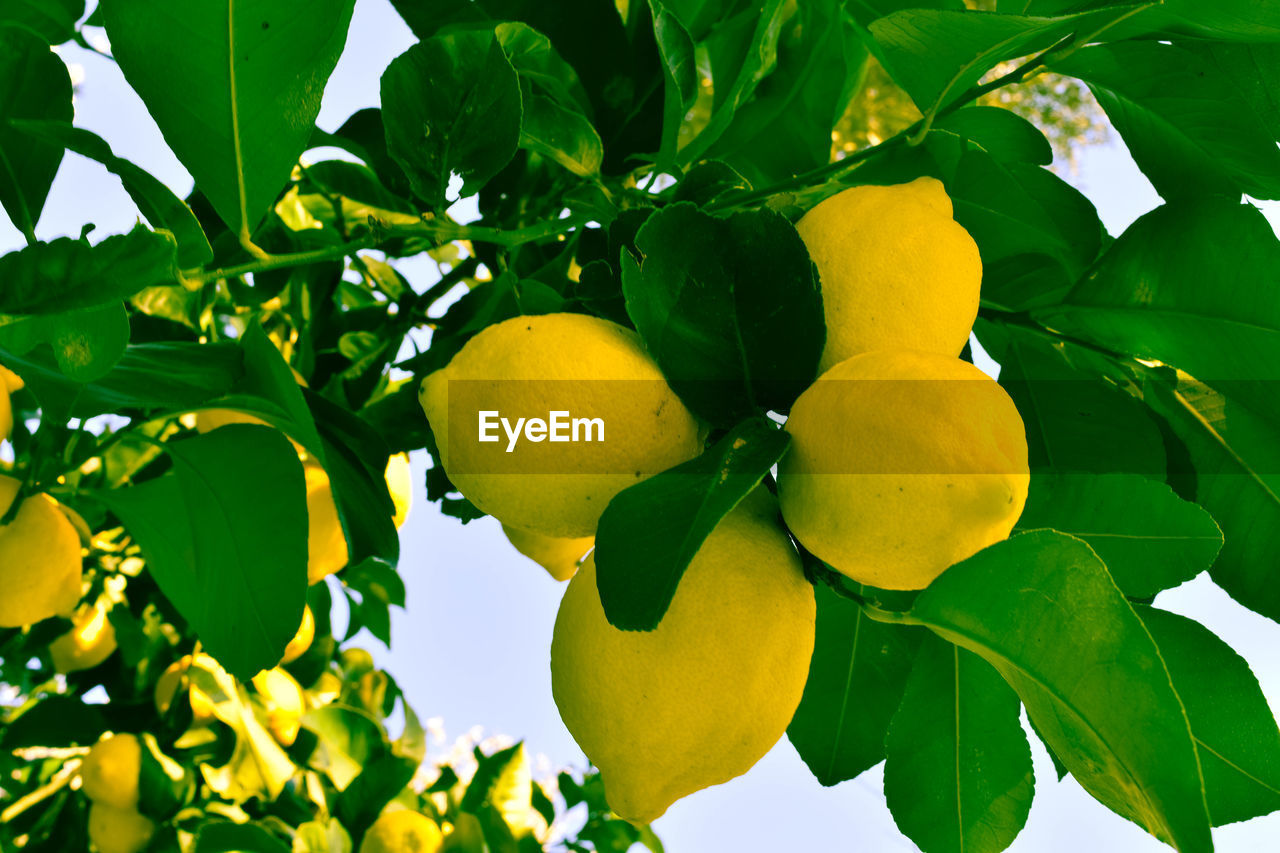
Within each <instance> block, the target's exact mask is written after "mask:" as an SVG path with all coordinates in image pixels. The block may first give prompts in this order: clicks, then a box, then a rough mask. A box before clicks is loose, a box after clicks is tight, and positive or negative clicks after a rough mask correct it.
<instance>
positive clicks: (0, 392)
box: [0, 364, 23, 441]
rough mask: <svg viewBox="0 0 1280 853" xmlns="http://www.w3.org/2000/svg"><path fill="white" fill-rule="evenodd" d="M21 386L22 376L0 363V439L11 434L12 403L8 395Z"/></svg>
mask: <svg viewBox="0 0 1280 853" xmlns="http://www.w3.org/2000/svg"><path fill="white" fill-rule="evenodd" d="M22 388H23V381H22V377H21V376H19V375H18V374H16V373H14V372H13V371H12V370H10V369H9V368H7V367H5V366H4V365H2V364H0V441H4V440H6V439H7V438H8V437H9V436H10V435H12V434H13V403H12V401H10V399H9V395H10V394H12V393H13V392H15V391H21V390H22Z"/></svg>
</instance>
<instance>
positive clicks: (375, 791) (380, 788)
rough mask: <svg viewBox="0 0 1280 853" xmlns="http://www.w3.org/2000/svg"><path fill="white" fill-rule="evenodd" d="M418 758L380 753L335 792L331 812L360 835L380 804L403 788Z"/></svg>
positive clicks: (376, 817) (375, 816) (349, 828)
mask: <svg viewBox="0 0 1280 853" xmlns="http://www.w3.org/2000/svg"><path fill="white" fill-rule="evenodd" d="M417 769H418V762H416V761H413V760H410V759H407V758H401V757H399V756H395V755H390V754H387V755H381V756H379V757H378V758H376V759H374V760H373V761H371V762H370V763H369V764H367V765H365V767H364V769H363V770H361V771H360V775H359V776H356V777H355V779H353V780H351V784H349V785H347V787H346V788H345V789H343V791H342V793H340V794H338V797H337V800H336V801H335V802H334V805H333V813H334V816H335V817H337V818H338V820H340V821H342V824H343V826H345V827H346V828H347V830H348V831H351V832H354V833H355V837H356V838H357V839H358V838H360V837H361V836H362V835H363V834H364V832H365V830H367V829H368V828H369V826H370V825H371V824H372V823H373V822H374V821H375V820H377V819H378V815H379V813H381V811H382V809H383V807H385V806H386V805H387V803H389V802H391V801H392V800H393V799H395V797H396V796H397V795H398V794H399V793H400V792H401V791H403V790H404V787H405V786H406V785H408V784H409V781H410V780H411V779H412V778H413V774H414V773H415V772H417Z"/></svg>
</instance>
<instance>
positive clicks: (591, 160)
mask: <svg viewBox="0 0 1280 853" xmlns="http://www.w3.org/2000/svg"><path fill="white" fill-rule="evenodd" d="M520 147H521V148H527V149H529V150H530V151H536V152H538V153H539V154H542V155H544V156H547V157H550V158H551V159H552V160H555V161H556V162H557V163H559V164H560V165H561V166H564V167H565V168H566V169H568V170H569V171H570V172H573V173H574V174H575V175H578V176H580V177H590V176H592V175H598V174H600V165H601V164H602V163H603V162H604V145H603V144H602V143H601V142H600V135H599V134H597V133H596V130H595V128H594V127H592V126H591V122H590V120H588V119H587V117H586V116H584V115H583V114H582V113H581V112H579V111H577V110H573V109H569V108H566V107H563V106H561V105H560V104H558V103H556V102H555V101H553V100H551V99H550V98H547V97H544V96H542V95H530V96H529V97H528V98H526V99H525V101H524V120H523V121H522V123H521V125H520Z"/></svg>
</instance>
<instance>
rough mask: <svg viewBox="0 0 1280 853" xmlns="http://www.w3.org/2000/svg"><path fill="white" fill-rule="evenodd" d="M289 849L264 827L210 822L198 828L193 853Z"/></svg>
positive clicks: (255, 852) (257, 852)
mask: <svg viewBox="0 0 1280 853" xmlns="http://www.w3.org/2000/svg"><path fill="white" fill-rule="evenodd" d="M290 849H291V847H290V845H288V844H286V843H285V842H284V841H282V840H280V839H279V838H278V837H276V836H275V835H273V834H272V833H271V832H270V831H269V830H268V829H267V828H266V827H265V826H261V825H259V824H256V823H232V822H231V821H211V822H209V823H206V824H204V825H203V826H201V827H200V832H199V833H198V834H197V835H196V846H195V853H289V850H290Z"/></svg>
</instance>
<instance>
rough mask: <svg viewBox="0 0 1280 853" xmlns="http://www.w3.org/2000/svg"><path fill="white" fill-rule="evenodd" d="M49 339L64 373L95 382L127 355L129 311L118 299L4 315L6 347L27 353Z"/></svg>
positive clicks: (0, 330) (1, 333) (0, 336)
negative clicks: (58, 311)
mask: <svg viewBox="0 0 1280 853" xmlns="http://www.w3.org/2000/svg"><path fill="white" fill-rule="evenodd" d="M5 320H10V321H11V322H4V321H5ZM45 343H47V344H49V346H51V347H52V348H53V357H54V360H55V361H57V363H58V368H59V369H60V370H61V371H62V373H63V375H64V376H66V377H67V378H68V379H71V380H72V381H74V382H92V381H94V380H95V379H100V378H102V377H103V376H105V375H106V374H107V373H109V372H110V371H111V368H112V367H114V366H115V364H116V362H117V361H119V360H120V357H121V356H122V355H124V351H125V348H126V347H128V345H129V314H128V312H127V311H125V308H124V303H123V302H119V301H116V302H114V303H107V304H105V305H99V306H96V307H94V308H82V309H80V310H74V311H67V312H65V313H62V314H35V315H31V316H28V317H12V318H0V346H2V347H4V348H5V349H8V350H10V351H12V352H15V353H19V354H23V355H25V354H26V353H28V352H30V351H31V350H33V349H34V348H35V347H37V346H38V345H40V344H45Z"/></svg>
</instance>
